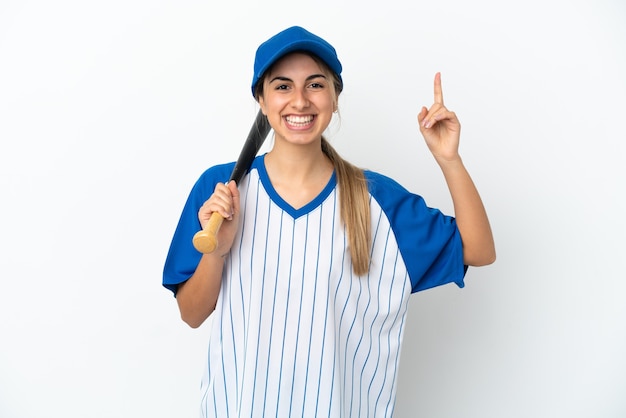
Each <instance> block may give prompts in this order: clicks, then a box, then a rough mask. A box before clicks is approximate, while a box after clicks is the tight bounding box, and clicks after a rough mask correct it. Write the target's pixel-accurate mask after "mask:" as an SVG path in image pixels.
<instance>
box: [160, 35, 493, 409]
mask: <svg viewBox="0 0 626 418" xmlns="http://www.w3.org/2000/svg"><path fill="white" fill-rule="evenodd" d="M341 70H342V67H341V63H340V61H339V59H338V58H337V54H336V51H335V49H334V48H333V47H332V46H331V45H330V44H329V43H328V42H326V41H325V40H323V39H322V38H320V37H318V36H316V35H314V34H312V33H310V32H308V31H306V30H305V29H303V28H300V27H291V28H288V29H286V30H284V31H282V32H280V33H279V34H277V35H275V36H274V37H272V38H270V39H269V40H268V41H266V42H264V43H263V44H261V45H260V46H259V48H258V50H257V53H256V58H255V65H254V76H253V81H252V92H253V95H254V97H255V99H256V100H257V101H258V103H259V105H260V108H261V110H262V112H263V114H264V115H266V116H267V118H268V120H269V123H270V125H271V127H272V129H273V131H274V145H273V147H272V149H271V151H269V152H268V153H266V154H264V155H261V156H258V157H257V158H256V159H255V161H254V163H253V165H252V168H251V170H250V172H249V174H248V175H247V176H246V177H244V179H243V180H242V181H241V183H240V184H235V183H234V182H230V183H228V184H224V183H223V182H224V181H225V180H226V179H228V177H229V175H230V172H231V171H232V168H233V165H234V163H229V164H223V165H218V166H215V167H212V168H209V169H208V170H207V171H206V172H204V173H203V174H202V176H201V177H200V178H199V180H198V181H197V182H196V184H195V186H194V187H193V189H192V191H191V194H190V196H189V199H188V201H187V203H186V205H185V207H184V210H183V213H182V215H181V218H180V221H179V224H178V227H177V229H176V232H175V235H174V238H173V241H172V244H171V248H170V251H169V254H168V257H167V260H166V264H165V270H164V277H163V284H164V286H165V287H167V288H168V289H170V290H172V291H173V292H174V294H175V296H176V300H177V302H178V306H179V309H180V312H181V316H182V319H183V320H184V321H185V322H186V323H188V324H189V325H190V326H192V327H198V326H200V325H201V324H202V323H203V322H204V321H205V320H206V318H207V317H208V316H209V315H212V321H213V322H212V328H211V336H210V342H209V353H208V359H207V361H208V364H207V367H206V370H205V373H204V378H203V382H202V387H201V389H202V416H211V417H214V416H215V417H226V416H238V417H243V416H245V417H249V416H255V417H257V416H258V417H265V416H278V417H289V416H298V417H303V416H311V417H314V416H323V417H360V418H362V417H386V416H391V414H392V413H393V406H394V399H395V393H396V387H395V385H396V380H397V371H398V369H397V368H398V364H399V353H400V346H401V342H402V337H403V330H404V320H405V316H406V309H407V303H408V298H409V296H410V294H411V293H413V292H417V291H420V290H424V289H428V288H431V287H434V286H439V285H443V284H446V283H451V282H454V283H456V284H457V285H458V286H460V287H462V286H463V278H464V275H465V271H466V269H467V266H480V265H486V264H490V263H492V262H493V261H494V260H495V250H494V242H493V237H492V234H491V230H490V226H489V221H488V219H487V215H486V212H485V209H484V207H483V205H482V202H481V199H480V197H479V194H478V192H477V190H476V188H475V187H474V184H473V182H472V180H471V178H470V176H469V174H468V173H467V171H466V169H465V167H464V165H463V162H462V160H461V157H460V156H459V153H458V144H459V134H460V124H459V121H458V119H457V117H456V115H455V114H454V113H453V112H451V111H449V110H448V109H446V107H445V106H444V103H443V95H442V90H441V78H440V76H439V74H437V75H436V76H435V83H434V96H435V100H434V104H433V105H432V106H431V107H430V108H429V109H427V108H425V107H424V108H422V109H421V111H420V113H419V114H418V116H417V120H418V123H419V129H420V131H421V132H422V135H423V136H424V138H425V140H426V143H427V144H428V148H429V150H430V151H431V153H432V154H433V156H434V158H435V160H436V161H437V163H438V164H439V166H440V167H441V170H442V172H443V175H444V177H445V179H446V181H447V185H448V187H449V190H450V193H451V196H452V200H453V202H454V214H455V216H454V217H451V216H446V215H444V214H442V213H441V212H440V211H438V210H436V209H432V208H429V207H427V206H426V204H425V202H424V200H423V199H422V198H421V197H420V196H418V195H416V194H413V193H410V192H409V191H407V190H405V189H404V188H402V187H401V186H400V185H399V184H398V183H396V182H395V181H393V180H391V179H390V178H388V177H385V176H383V175H381V174H378V173H374V172H371V171H366V170H361V169H359V168H357V167H355V166H353V165H352V164H350V163H348V162H347V161H345V160H343V159H342V158H341V157H340V156H339V155H338V154H337V153H336V152H335V150H334V149H333V148H332V147H331V145H330V144H329V143H328V142H327V140H326V139H325V138H324V136H323V133H324V131H325V130H326V128H327V127H328V125H329V123H330V121H331V119H332V118H333V114H334V113H335V112H336V111H337V104H338V100H337V98H338V95H339V94H340V92H341V90H342V87H343V82H342V78H341ZM213 212H219V213H220V214H222V216H224V217H225V218H226V220H225V222H224V223H223V225H222V228H221V229H220V231H219V237H218V242H219V245H218V248H217V249H216V250H215V251H214V252H212V253H210V254H200V253H199V252H198V251H196V250H195V248H194V247H193V244H192V238H193V235H194V234H195V233H196V232H197V231H198V230H200V229H201V228H202V226H203V225H204V224H206V222H208V219H209V217H210V216H211V214H212V213H213Z"/></svg>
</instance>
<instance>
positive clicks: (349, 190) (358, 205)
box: [254, 54, 372, 276]
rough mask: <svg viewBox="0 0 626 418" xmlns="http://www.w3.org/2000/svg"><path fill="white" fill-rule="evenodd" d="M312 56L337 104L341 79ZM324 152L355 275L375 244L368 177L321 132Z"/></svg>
mask: <svg viewBox="0 0 626 418" xmlns="http://www.w3.org/2000/svg"><path fill="white" fill-rule="evenodd" d="M309 55H310V54H309ZM310 56H311V58H312V59H313V60H314V61H315V62H316V63H317V64H318V65H319V66H320V68H321V69H322V71H323V72H324V73H325V75H326V76H327V78H328V79H329V80H332V83H331V86H332V88H331V90H332V94H333V96H334V102H335V108H336V106H337V102H338V98H339V94H340V93H341V91H342V90H343V85H342V83H341V80H340V79H339V77H337V75H336V74H335V73H334V72H333V71H332V70H331V69H330V68H329V67H328V65H326V63H325V62H324V61H323V60H321V59H319V58H318V57H317V56H315V55H310ZM270 71H271V67H270V69H268V70H267V72H266V73H265V74H264V75H263V77H261V79H260V81H259V82H258V83H257V85H256V86H255V90H254V97H255V99H256V100H257V101H258V100H259V97H261V96H263V81H264V80H265V77H266V75H267V74H269V72H270ZM322 152H323V153H324V155H326V157H328V159H329V160H330V161H331V162H332V164H333V167H334V169H335V176H336V178H337V188H338V190H339V207H340V212H341V220H342V221H343V223H344V226H345V228H346V234H347V235H348V247H349V250H350V257H351V259H352V266H353V271H354V273H355V274H356V275H358V276H363V275H365V274H367V272H368V271H369V266H370V259H371V254H370V251H371V248H370V247H371V244H372V232H371V230H372V226H371V218H370V216H371V215H370V201H369V190H368V187H367V179H366V178H365V173H364V172H363V169H361V168H358V167H356V166H355V165H353V164H351V163H350V162H348V161H346V160H345V159H343V158H342V157H341V156H340V155H339V153H338V152H337V151H336V150H335V149H334V148H333V147H332V146H331V145H330V143H329V142H328V141H327V140H326V138H324V136H322Z"/></svg>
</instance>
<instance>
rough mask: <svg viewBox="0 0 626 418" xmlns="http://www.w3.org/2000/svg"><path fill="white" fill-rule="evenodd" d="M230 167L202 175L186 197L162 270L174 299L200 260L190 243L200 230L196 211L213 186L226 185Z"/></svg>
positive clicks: (212, 168) (220, 167)
mask: <svg viewBox="0 0 626 418" xmlns="http://www.w3.org/2000/svg"><path fill="white" fill-rule="evenodd" d="M233 167H234V163H229V164H223V165H218V166H215V167H211V168H209V169H208V170H206V171H205V172H204V173H202V175H201V176H200V178H199V179H198V180H197V181H196V183H195V184H194V186H193V188H192V189H191V192H190V193H189V197H188V198H187V202H186V203H185V206H184V208H183V211H182V214H181V215H180V219H179V220H178V225H177V227H176V230H175V232H174V237H173V238H172V242H171V244H170V248H169V251H168V253H167V258H166V260H165V267H164V269H163V286H165V287H166V288H167V289H169V290H171V291H172V292H173V293H174V295H176V291H177V289H178V285H179V284H180V283H182V282H185V281H186V280H188V279H189V278H190V277H191V276H192V275H193V273H194V272H195V271H196V267H197V266H198V263H199V262H200V258H201V257H202V254H201V253H200V252H198V250H196V248H195V247H194V246H193V241H192V240H193V236H194V235H195V234H196V232H198V231H199V230H200V221H199V220H198V211H199V210H200V207H202V205H203V204H204V202H206V200H207V199H208V198H209V197H210V196H211V195H212V194H213V191H214V190H215V185H216V184H217V183H219V182H226V181H228V178H229V177H230V173H231V172H232V170H233Z"/></svg>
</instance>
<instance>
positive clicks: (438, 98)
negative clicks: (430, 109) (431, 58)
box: [435, 72, 443, 105]
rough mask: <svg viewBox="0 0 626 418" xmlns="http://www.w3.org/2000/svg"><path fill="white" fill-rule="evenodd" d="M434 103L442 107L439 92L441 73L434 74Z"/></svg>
mask: <svg viewBox="0 0 626 418" xmlns="http://www.w3.org/2000/svg"><path fill="white" fill-rule="evenodd" d="M435 103H439V104H440V105H443V92H442V90H441V73H439V72H438V73H437V74H435Z"/></svg>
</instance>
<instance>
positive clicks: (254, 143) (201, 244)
mask: <svg viewBox="0 0 626 418" xmlns="http://www.w3.org/2000/svg"><path fill="white" fill-rule="evenodd" d="M270 129H271V127H270V124H269V122H268V121H267V117H266V116H265V115H264V114H263V112H261V110H259V112H258V113H257V115H256V119H255V120H254V124H253V125H252V128H250V133H248V138H247V139H246V142H245V143H244V145H243V148H242V149H241V152H240V153H239V158H237V162H236V163H235V168H233V172H232V174H231V175H230V180H229V181H231V180H234V181H235V182H236V183H237V185H239V181H240V180H241V179H242V178H243V176H245V175H246V173H247V172H248V170H250V166H251V165H252V161H254V158H255V157H256V154H257V153H258V152H259V149H260V148H261V145H263V142H264V141H265V138H266V137H267V134H268V133H269V131H270ZM223 221H224V218H223V217H222V215H220V214H219V213H217V212H213V213H212V214H211V217H210V218H209V222H207V224H206V225H205V226H204V228H203V229H202V230H201V231H198V232H196V234H195V235H194V237H193V246H194V247H195V248H196V250H198V251H200V252H201V253H203V254H209V253H212V252H213V251H215V248H217V232H218V231H219V229H220V226H222V222H223Z"/></svg>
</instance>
